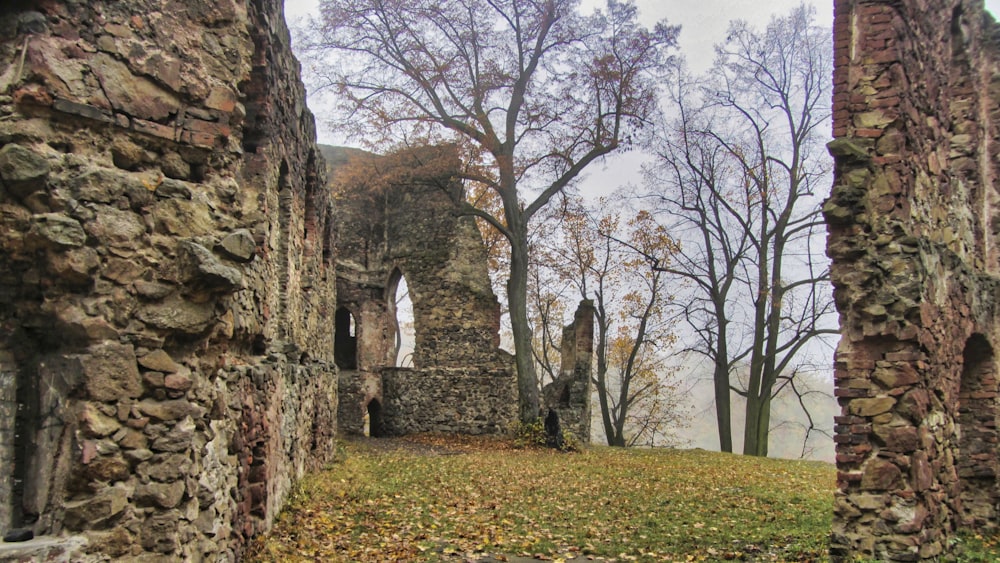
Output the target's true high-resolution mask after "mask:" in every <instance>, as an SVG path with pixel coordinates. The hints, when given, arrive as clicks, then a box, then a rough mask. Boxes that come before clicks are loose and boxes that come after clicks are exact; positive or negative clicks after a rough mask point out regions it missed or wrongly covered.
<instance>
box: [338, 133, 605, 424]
mask: <svg viewBox="0 0 1000 563" xmlns="http://www.w3.org/2000/svg"><path fill="white" fill-rule="evenodd" d="M324 149H325V150H326V156H327V157H328V160H329V161H330V163H331V167H332V169H333V176H334V179H333V193H334V194H335V195H334V197H335V199H336V206H335V209H336V211H335V215H334V217H335V221H334V222H335V231H336V240H337V245H336V256H337V311H336V319H337V320H336V322H337V332H336V344H335V346H336V350H337V355H336V361H337V365H338V367H339V368H340V392H339V397H340V404H339V409H338V413H339V423H340V429H341V430H342V431H343V432H345V433H347V434H362V433H364V432H365V420H367V425H368V430H367V431H368V432H369V434H370V435H374V436H380V435H382V436H393V435H403V434H411V433H416V432H445V433H462V434H499V433H503V432H505V431H507V430H508V429H509V428H510V427H511V425H512V424H513V423H514V422H515V421H516V420H517V414H518V408H517V381H516V377H515V368H514V362H513V358H512V357H511V356H510V354H508V353H507V352H505V351H503V350H501V349H500V348H499V344H500V304H499V303H498V302H497V298H496V296H495V295H494V293H493V289H492V287H491V286H490V278H489V273H488V271H487V259H486V251H485V248H484V246H483V241H482V237H481V235H480V233H479V229H478V227H477V226H476V223H475V221H474V219H473V218H472V217H471V216H469V215H461V214H460V212H459V208H458V207H457V206H456V204H455V203H454V201H455V200H456V199H460V198H461V196H462V191H461V190H462V186H461V184H460V183H458V182H457V181H456V180H455V175H456V172H457V170H458V167H459V166H460V165H461V163H460V162H459V160H458V156H457V154H455V153H454V151H453V150H452V148H450V147H440V148H435V149H429V148H427V149H421V150H416V151H402V152H399V153H395V154H392V155H387V156H381V157H376V156H374V155H370V154H365V153H361V152H360V151H351V150H345V149H337V148H333V147H324ZM404 277H405V279H406V286H407V288H408V290H409V296H410V300H411V302H412V305H413V324H414V331H415V337H416V341H415V343H414V348H413V353H412V367H397V364H398V362H397V353H398V350H397V349H398V344H397V342H398V341H397V338H398V336H399V334H400V327H399V326H397V312H396V310H395V306H396V300H397V295H396V294H397V288H398V286H399V283H400V280H401V279H403V278H404ZM577 316H578V319H577V321H576V322H574V324H573V325H571V327H572V328H571V329H569V331H568V332H567V334H566V336H564V345H563V347H564V351H563V361H564V364H566V366H568V367H567V369H564V375H563V376H562V377H560V379H559V380H558V381H556V382H554V383H553V384H551V385H549V386H548V387H547V388H546V390H545V391H546V392H545V393H544V394H545V396H546V397H547V398H548V399H550V401H547V402H546V403H547V404H546V406H551V407H553V408H555V409H557V411H558V412H559V414H560V416H561V418H562V420H563V426H564V427H566V428H567V429H570V430H571V431H573V432H575V433H576V434H577V436H578V437H579V438H580V439H581V440H582V441H583V442H588V441H589V436H590V410H589V405H590V364H591V355H592V351H593V346H592V342H591V341H592V340H593V316H594V312H593V307H592V306H590V307H589V308H586V309H585V311H584V312H581V313H578V315H577ZM578 343H579V344H578ZM578 349H579V351H578ZM556 388H558V389H559V392H556V391H554V389H556ZM366 415H367V416H366Z"/></svg>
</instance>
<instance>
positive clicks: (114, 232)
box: [84, 207, 146, 249]
mask: <svg viewBox="0 0 1000 563" xmlns="http://www.w3.org/2000/svg"><path fill="white" fill-rule="evenodd" d="M84 230H86V231H87V234H89V235H90V236H92V237H94V238H95V239H97V240H98V241H100V242H101V243H102V244H106V245H108V246H114V247H119V248H133V249H134V248H136V247H138V246H139V244H140V243H141V241H142V239H143V238H144V236H145V234H146V226H145V225H144V224H143V222H142V219H141V218H140V217H139V216H137V215H136V214H135V213H131V212H129V211H122V210H119V209H113V208H110V207H109V208H105V209H102V210H101V213H99V214H98V215H97V216H96V217H95V218H94V220H93V221H88V222H87V223H86V224H85V225H84Z"/></svg>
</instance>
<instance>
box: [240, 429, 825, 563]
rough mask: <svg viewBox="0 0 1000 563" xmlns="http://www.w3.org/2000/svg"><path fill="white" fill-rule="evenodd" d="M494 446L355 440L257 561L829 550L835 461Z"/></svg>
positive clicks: (306, 492)
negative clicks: (452, 451) (457, 448)
mask: <svg viewBox="0 0 1000 563" xmlns="http://www.w3.org/2000/svg"><path fill="white" fill-rule="evenodd" d="M492 447H493V448H496V449H491V447H490V446H486V447H483V448H473V449H472V450H473V451H469V452H466V453H462V454H460V455H444V456H441V455H434V456H428V455H421V454H419V453H414V452H405V451H397V452H381V453H380V452H376V451H368V450H366V449H364V448H357V447H350V448H349V449H351V451H349V452H348V454H347V456H346V459H344V460H343V461H342V462H339V463H338V464H336V465H334V466H332V467H330V468H329V469H328V470H326V471H324V472H321V473H318V474H315V475H313V476H310V477H309V478H307V479H306V480H304V482H303V483H302V484H301V486H300V487H299V489H298V490H297V492H296V494H295V495H294V496H293V498H292V499H291V502H290V503H289V505H288V508H287V509H286V510H285V512H284V513H283V514H282V515H281V517H280V518H279V520H278V523H277V525H276V527H275V529H274V531H273V532H272V534H271V535H270V536H269V537H268V538H266V539H265V540H263V541H261V542H259V543H258V544H257V545H256V546H255V549H254V552H255V553H254V558H255V559H256V560H259V561H288V560H303V559H310V560H312V559H320V560H330V561H338V560H339V561H393V560H395V561H405V560H416V561H419V560H436V559H440V558H442V556H443V555H452V554H461V555H463V556H465V557H468V558H474V557H475V556H476V555H477V554H479V555H482V554H487V553H488V554H494V555H496V554H508V555H529V556H534V557H539V556H541V557H540V558H551V559H555V560H558V559H561V558H570V557H576V556H580V555H593V556H596V557H604V558H616V559H619V560H640V561H671V560H681V561H684V560H711V561H718V560H740V559H744V560H756V561H809V560H814V561H823V560H826V551H827V546H828V544H827V537H828V535H829V530H830V519H831V512H832V506H831V505H832V498H833V489H834V479H835V471H834V468H833V467H832V466H831V465H829V464H823V463H813V462H797V461H785V460H774V459H760V458H751V457H743V456H736V455H728V454H720V453H713V452H705V451H679V450H621V449H612V448H592V449H589V450H587V451H586V452H583V453H576V454H562V453H556V452H550V451H542V450H513V449H510V448H509V447H507V446H506V444H505V443H502V442H496V443H494V445H493V446H492Z"/></svg>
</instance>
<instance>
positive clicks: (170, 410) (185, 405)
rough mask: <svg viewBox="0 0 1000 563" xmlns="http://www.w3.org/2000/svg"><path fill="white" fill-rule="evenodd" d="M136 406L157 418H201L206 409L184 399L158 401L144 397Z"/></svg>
mask: <svg viewBox="0 0 1000 563" xmlns="http://www.w3.org/2000/svg"><path fill="white" fill-rule="evenodd" d="M136 408H137V409H138V410H139V412H141V413H142V414H144V415H146V416H149V417H151V418H153V419H156V420H167V421H170V420H179V419H182V418H184V417H188V416H191V417H195V418H200V417H201V416H203V415H204V412H205V409H204V407H201V406H199V405H196V404H194V403H191V402H189V401H186V400H184V399H173V400H169V401H156V400H153V399H143V400H142V401H139V402H138V403H136Z"/></svg>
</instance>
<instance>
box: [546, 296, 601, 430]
mask: <svg viewBox="0 0 1000 563" xmlns="http://www.w3.org/2000/svg"><path fill="white" fill-rule="evenodd" d="M594 314H595V311H594V302H593V301H591V300H589V299H586V300H584V301H581V302H580V305H579V306H578V307H577V308H576V313H575V314H574V315H573V322H572V323H570V324H568V325H566V326H565V327H563V333H562V343H561V345H560V348H561V350H560V354H559V357H560V359H561V361H560V366H559V376H558V377H557V378H556V380H555V381H553V382H552V383H550V384H548V385H546V386H545V387H543V388H542V397H544V398H545V407H546V408H548V409H554V410H555V411H556V412H557V413H558V414H559V422H560V424H561V426H562V428H563V430H567V431H569V432H572V433H573V435H575V436H576V438H577V440H579V441H580V443H583V444H589V443H590V394H591V389H592V387H593V385H592V383H591V380H592V376H593V365H594Z"/></svg>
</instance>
